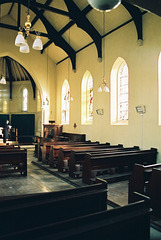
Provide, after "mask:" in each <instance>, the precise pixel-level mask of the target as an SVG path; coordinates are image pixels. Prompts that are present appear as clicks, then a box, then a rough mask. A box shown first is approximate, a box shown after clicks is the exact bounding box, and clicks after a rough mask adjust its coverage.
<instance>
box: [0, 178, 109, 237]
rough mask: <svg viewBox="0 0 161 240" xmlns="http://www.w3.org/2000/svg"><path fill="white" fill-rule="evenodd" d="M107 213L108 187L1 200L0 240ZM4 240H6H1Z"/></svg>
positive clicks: (102, 184)
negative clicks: (32, 230) (60, 222)
mask: <svg viewBox="0 0 161 240" xmlns="http://www.w3.org/2000/svg"><path fill="white" fill-rule="evenodd" d="M106 209H107V183H106V182H105V181H99V183H97V184H95V185H92V186H87V187H80V188H74V189H70V190H64V191H58V192H52V193H41V194H40V193H39V194H31V195H26V196H25V195H22V196H14V197H13V196H12V197H5V198H4V199H3V198H2V199H0V215H1V219H3V221H1V224H0V239H1V238H2V236H5V235H6V234H11V233H13V232H17V231H24V230H26V229H29V228H37V227H39V226H44V225H46V224H51V223H56V222H59V221H65V220H68V219H70V218H75V217H78V216H83V215H87V214H93V213H95V212H100V211H104V210H106ZM2 239H3V238H2ZM31 239H32V238H31Z"/></svg>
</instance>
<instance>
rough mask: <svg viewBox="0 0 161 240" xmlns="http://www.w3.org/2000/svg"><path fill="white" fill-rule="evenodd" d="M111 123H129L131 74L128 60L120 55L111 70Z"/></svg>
mask: <svg viewBox="0 0 161 240" xmlns="http://www.w3.org/2000/svg"><path fill="white" fill-rule="evenodd" d="M110 89H111V124H112V125H115V124H116V125H127V124H128V111H129V110H128V106H129V74H128V66H127V63H126V61H125V60H124V59H123V58H121V57H118V58H117V60H116V61H115V63H114V64H113V67H112V70H111V87H110Z"/></svg>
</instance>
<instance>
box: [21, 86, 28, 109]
mask: <svg viewBox="0 0 161 240" xmlns="http://www.w3.org/2000/svg"><path fill="white" fill-rule="evenodd" d="M27 110H28V90H27V88H24V89H23V91H22V111H27Z"/></svg>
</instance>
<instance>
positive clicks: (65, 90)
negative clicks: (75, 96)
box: [61, 80, 70, 124]
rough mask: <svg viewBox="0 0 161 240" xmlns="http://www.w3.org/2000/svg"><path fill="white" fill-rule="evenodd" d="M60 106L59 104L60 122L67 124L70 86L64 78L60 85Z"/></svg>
mask: <svg viewBox="0 0 161 240" xmlns="http://www.w3.org/2000/svg"><path fill="white" fill-rule="evenodd" d="M61 102H62V106H61V122H62V124H69V111H70V87H69V83H68V81H67V80H64V83H63V86H62V101H61Z"/></svg>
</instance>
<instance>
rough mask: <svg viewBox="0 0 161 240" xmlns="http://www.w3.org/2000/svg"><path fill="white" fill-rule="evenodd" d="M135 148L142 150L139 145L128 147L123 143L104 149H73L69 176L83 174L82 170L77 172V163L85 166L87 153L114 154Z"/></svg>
mask: <svg viewBox="0 0 161 240" xmlns="http://www.w3.org/2000/svg"><path fill="white" fill-rule="evenodd" d="M135 150H140V149H139V147H138V146H134V147H127V148H124V147H123V146H122V147H121V145H120V146H119V145H118V147H109V148H106V149H105V148H102V149H88V150H84V149H82V150H75V149H74V150H72V151H71V152H70V157H69V176H70V177H72V178H74V177H75V176H77V175H78V174H81V172H80V173H79V172H78V173H77V172H76V165H80V168H82V166H83V161H84V160H85V156H86V153H90V154H92V155H101V154H109V153H111V154H113V153H115V154H116V153H120V151H121V152H124V151H135Z"/></svg>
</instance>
